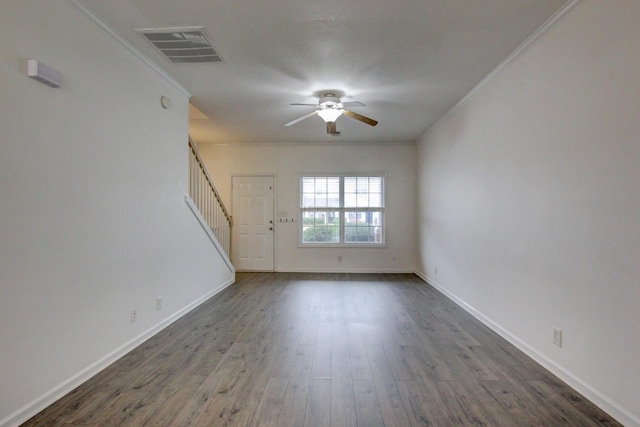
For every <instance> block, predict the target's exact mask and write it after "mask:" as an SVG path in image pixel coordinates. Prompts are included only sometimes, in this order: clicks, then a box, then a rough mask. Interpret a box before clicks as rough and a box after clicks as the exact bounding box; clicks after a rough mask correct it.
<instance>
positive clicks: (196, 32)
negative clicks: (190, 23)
mask: <svg viewBox="0 0 640 427" xmlns="http://www.w3.org/2000/svg"><path fill="white" fill-rule="evenodd" d="M136 31H137V32H138V33H140V34H142V35H143V36H144V37H145V38H146V39H147V40H148V41H149V42H151V44H153V45H154V46H155V47H156V48H157V49H158V50H159V51H160V52H162V54H163V55H164V56H166V57H167V59H168V60H169V61H171V62H173V63H176V64H191V63H202V62H224V59H222V56H220V54H219V53H218V52H216V50H215V49H214V48H213V45H212V44H211V42H210V41H209V37H208V36H207V33H205V31H204V29H203V28H202V27H184V28H145V29H140V30H136Z"/></svg>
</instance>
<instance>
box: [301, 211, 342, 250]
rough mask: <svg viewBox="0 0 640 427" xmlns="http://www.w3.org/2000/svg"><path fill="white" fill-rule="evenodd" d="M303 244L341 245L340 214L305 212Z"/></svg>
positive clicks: (303, 217)
mask: <svg viewBox="0 0 640 427" xmlns="http://www.w3.org/2000/svg"><path fill="white" fill-rule="evenodd" d="M302 242H303V243H339V242H340V215H339V213H338V212H333V211H322V212H303V215H302Z"/></svg>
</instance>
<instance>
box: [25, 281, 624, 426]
mask: <svg viewBox="0 0 640 427" xmlns="http://www.w3.org/2000/svg"><path fill="white" fill-rule="evenodd" d="M237 279H238V280H237V283H236V284H235V285H233V286H231V287H229V288H227V289H226V290H225V291H223V292H222V293H220V294H219V295H217V296H216V297H214V298H212V299H211V300H210V301H208V302H207V303H205V304H204V305H202V306H200V307H199V308H198V309H196V310H195V311H193V312H191V313H189V314H188V315H187V316H185V317H183V318H182V319H180V320H179V321H178V322H176V323H174V324H173V325H171V326H170V327H169V328H167V329H165V330H164V331H162V332H161V333H160V334H158V335H156V336H155V337H153V338H152V339H150V340H149V341H147V342H146V343H144V344H143V345H141V346H140V347H138V348H137V349H136V350H134V351H133V352H131V353H129V354H128V355H126V356H125V357H123V358H122V359H121V360H119V361H118V362H116V363H115V364H113V365H112V366H111V367H109V368H108V369H106V370H105V371H103V372H102V373H100V374H99V375H97V376H95V377H94V378H92V379H91V380H89V381H88V382H87V383H85V384H84V385H82V386H81V387H79V388H78V389H76V390H74V391H73V392H71V393H70V394H69V395H67V396H66V397H64V398H62V399H61V400H60V401H58V402H57V403H55V404H53V405H52V406H50V407H49V408H47V409H46V410H44V411H43V412H41V413H40V414H38V415H37V416H35V417H34V418H32V419H31V420H30V421H28V422H27V423H26V424H24V425H26V426H39V425H55V426H64V425H91V426H117V425H127V426H143V425H144V426H147V425H149V426H152V425H153V426H174V425H175V426H187V425H197V426H223V425H224V426H226V425H234V426H235V425H238V426H244V425H247V426H254V425H255V426H279V427H280V426H296V427H300V426H312V427H319V426H339V427H347V426H367V427H368V426H388V427H391V426H401V427H404V426H452V425H470V426H564V425H570V426H600V425H607V426H613V425H619V424H617V423H616V422H615V421H614V420H612V419H611V418H610V417H608V416H607V415H606V414H605V413H603V412H602V411H601V410H599V409H598V408H597V407H595V406H594V405H592V404H591V403H590V402H588V401H587V400H586V399H585V398H584V397H582V396H581V395H579V394H578V393H577V392H575V391H574V390H573V389H571V388H570V387H568V386H567V385H565V384H563V383H562V382H561V381H559V380H558V379H557V378H556V377H554V376H553V375H551V374H550V373H549V372H547V371H545V370H544V369H543V368H541V367H540V366H539V365H537V364H536V363H535V362H533V361H532V360H531V359H530V358H528V357H527V356H525V355H524V354H523V353H521V352H520V351H518V350H517V349H516V348H514V347H513V346H512V345H510V344H508V343H507V342H506V341H505V340H503V339H502V338H500V337H499V336H497V335H496V334H494V333H493V332H491V331H490V330H489V329H487V328H486V327H484V326H483V325H481V324H480V323H479V322H478V321H476V320H475V319H474V318H473V317H471V316H469V315H468V314H467V313H465V312H464V311H463V310H462V309H461V308H459V307H458V306H456V305H455V304H453V303H452V302H451V301H449V300H448V299H447V298H445V297H444V296H442V295H441V294H440V293H438V292H437V291H436V290H434V289H433V288H431V287H430V286H428V285H427V284H425V283H424V282H422V281H421V280H420V279H419V278H417V277H416V276H414V275H410V274H395V275H385V274H381V275H364V274H285V273H239V274H238V275H237Z"/></svg>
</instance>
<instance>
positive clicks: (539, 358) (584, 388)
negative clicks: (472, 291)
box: [414, 271, 640, 427]
mask: <svg viewBox="0 0 640 427" xmlns="http://www.w3.org/2000/svg"><path fill="white" fill-rule="evenodd" d="M414 273H415V274H416V276H418V277H420V278H421V279H422V280H424V281H425V282H426V283H427V284H429V285H431V286H433V287H434V288H435V289H437V290H438V291H439V292H441V293H442V294H443V295H444V296H446V297H447V298H449V299H450V300H451V301H453V302H454V303H456V304H457V305H458V306H460V307H461V308H462V309H463V310H465V311H466V312H467V313H469V314H471V315H472V316H473V317H475V318H476V319H478V320H479V321H480V322H482V323H483V324H484V325H485V326H487V327H488V328H489V329H491V330H493V331H494V332H495V333H497V334H498V335H500V336H501V337H502V338H504V339H505V340H507V341H508V342H509V343H511V344H513V345H514V346H515V347H517V348H518V349H519V350H521V351H522V352H523V353H525V354H526V355H527V356H529V357H531V358H532V359H533V360H535V361H536V362H537V363H539V364H540V365H542V367H543V368H545V369H547V370H548V371H550V372H551V373H552V374H554V375H555V376H557V377H558V378H560V379H561V380H562V381H564V382H565V383H567V384H568V385H569V386H571V387H573V388H574V389H575V390H577V391H578V392H579V393H580V394H582V395H583V396H584V397H586V398H587V399H589V400H590V401H591V402H593V403H594V404H595V405H596V406H598V407H599V408H600V409H602V410H603V411H605V412H606V413H608V414H609V415H611V416H612V417H613V418H615V419H616V420H617V421H618V422H620V423H622V424H623V425H625V426H636V427H640V419H638V418H637V417H636V416H634V415H633V414H632V413H631V412H630V411H628V410H626V409H624V408H622V407H621V406H620V405H618V404H617V403H615V402H613V401H612V400H611V399H609V398H608V397H607V396H606V395H604V394H602V393H601V392H600V391H599V390H598V389H597V388H595V387H593V386H592V385H591V384H589V383H587V382H585V381H583V380H582V379H580V378H579V377H578V376H577V375H576V374H574V373H573V372H571V371H569V370H568V369H566V368H564V367H562V366H560V365H558V364H556V363H555V362H554V361H553V360H551V359H550V358H548V357H547V356H545V355H544V354H542V353H540V352H538V351H537V350H536V349H535V348H533V347H532V346H530V345H529V344H527V343H526V342H524V341H522V340H520V339H519V338H518V337H517V336H515V335H513V334H512V333H511V332H509V331H507V330H506V329H504V328H503V327H501V326H500V325H499V324H497V323H496V322H494V321H493V320H491V319H490V318H488V317H487V316H485V315H484V314H482V313H481V312H479V311H478V310H476V309H475V308H474V307H472V306H471V305H469V304H467V303H466V302H465V301H464V300H463V299H461V298H459V297H458V296H456V295H455V294H453V293H452V292H449V291H448V290H447V289H446V288H445V287H443V286H442V285H440V284H439V283H438V282H436V281H435V280H433V279H431V278H430V277H429V276H428V275H426V274H425V273H423V272H420V271H414Z"/></svg>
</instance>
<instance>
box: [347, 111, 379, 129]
mask: <svg viewBox="0 0 640 427" xmlns="http://www.w3.org/2000/svg"><path fill="white" fill-rule="evenodd" d="M342 114H344V115H346V116H349V117H351V118H352V119H356V120H358V121H361V122H362V123H366V124H368V125H369V126H375V125H377V124H378V122H377V121H376V120H373V119H370V118H369V117H365V116H363V115H362V114H358V113H354V112H353V111H349V110H344V111H343V112H342Z"/></svg>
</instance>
